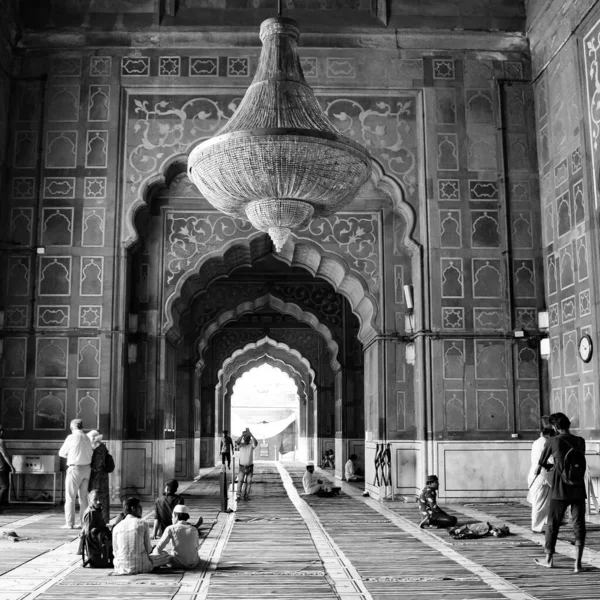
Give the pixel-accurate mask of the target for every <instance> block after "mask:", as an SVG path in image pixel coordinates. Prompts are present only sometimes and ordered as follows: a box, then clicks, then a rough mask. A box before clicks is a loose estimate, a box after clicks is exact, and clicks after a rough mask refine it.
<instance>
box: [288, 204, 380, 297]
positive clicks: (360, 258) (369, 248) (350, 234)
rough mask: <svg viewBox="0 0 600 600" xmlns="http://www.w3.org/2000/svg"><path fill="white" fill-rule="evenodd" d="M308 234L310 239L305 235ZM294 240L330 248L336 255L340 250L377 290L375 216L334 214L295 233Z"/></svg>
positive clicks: (377, 254)
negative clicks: (303, 240) (305, 239)
mask: <svg viewBox="0 0 600 600" xmlns="http://www.w3.org/2000/svg"><path fill="white" fill-rule="evenodd" d="M306 234H310V235H306ZM295 235H296V237H297V238H300V239H302V238H308V239H313V240H317V241H318V242H320V243H321V244H322V245H325V246H327V245H328V244H331V247H332V249H334V251H335V252H336V253H339V250H342V252H343V253H345V254H346V256H345V258H346V260H347V261H348V262H349V263H350V265H352V266H353V267H355V268H356V270H357V271H358V272H359V273H362V274H364V275H365V276H366V277H367V278H368V279H370V280H371V282H372V284H373V288H374V289H375V290H376V289H377V288H378V286H379V244H378V238H379V216H378V215H377V214H360V215H355V214H352V213H338V214H337V215H334V216H332V217H329V218H327V219H315V220H314V221H311V222H310V223H309V224H308V226H307V227H306V228H304V229H301V230H299V231H298V232H296V234H295Z"/></svg>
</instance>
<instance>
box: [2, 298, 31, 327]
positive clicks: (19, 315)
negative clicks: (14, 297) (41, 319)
mask: <svg viewBox="0 0 600 600" xmlns="http://www.w3.org/2000/svg"><path fill="white" fill-rule="evenodd" d="M5 319H6V325H7V327H11V328H13V329H24V328H26V327H27V326H28V325H29V306H28V305H26V304H18V305H17V304H15V305H8V306H7V307H6V308H5Z"/></svg>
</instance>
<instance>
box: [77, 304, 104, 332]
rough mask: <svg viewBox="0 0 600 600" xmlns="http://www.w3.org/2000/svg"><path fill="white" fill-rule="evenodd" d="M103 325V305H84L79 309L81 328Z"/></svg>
mask: <svg viewBox="0 0 600 600" xmlns="http://www.w3.org/2000/svg"><path fill="white" fill-rule="evenodd" d="M101 325H102V305H82V306H80V307H79V327H96V328H99V327H100V326H101Z"/></svg>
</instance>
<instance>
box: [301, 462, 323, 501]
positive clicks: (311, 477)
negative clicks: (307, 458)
mask: <svg viewBox="0 0 600 600" xmlns="http://www.w3.org/2000/svg"><path fill="white" fill-rule="evenodd" d="M314 473H315V465H313V464H308V465H306V472H305V473H304V477H302V485H303V486H304V493H305V494H318V493H319V492H320V491H321V490H322V489H323V481H321V480H320V479H318V478H317V476H316V475H315V474H314Z"/></svg>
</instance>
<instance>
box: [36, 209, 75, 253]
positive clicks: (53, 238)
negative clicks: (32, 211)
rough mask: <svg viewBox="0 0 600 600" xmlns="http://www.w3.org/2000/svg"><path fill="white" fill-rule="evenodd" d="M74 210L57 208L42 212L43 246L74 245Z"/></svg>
mask: <svg viewBox="0 0 600 600" xmlns="http://www.w3.org/2000/svg"><path fill="white" fill-rule="evenodd" d="M73 212H74V210H73V208H70V207H56V208H44V209H43V210H42V245H43V246H72V245H73Z"/></svg>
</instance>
